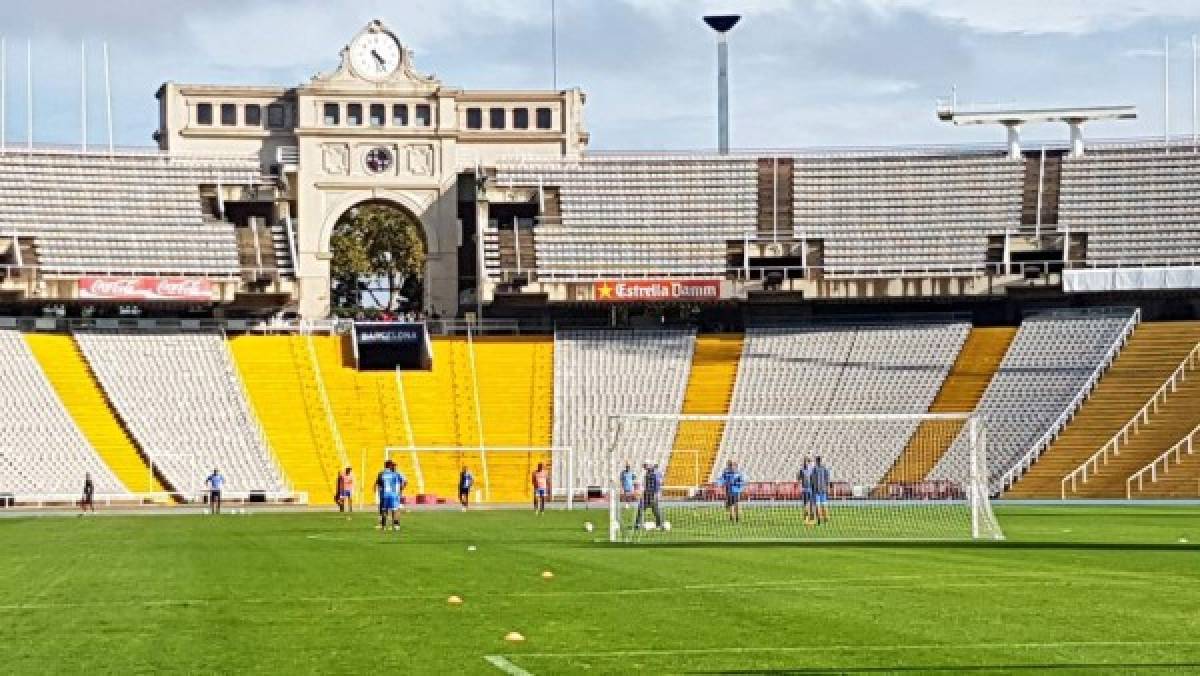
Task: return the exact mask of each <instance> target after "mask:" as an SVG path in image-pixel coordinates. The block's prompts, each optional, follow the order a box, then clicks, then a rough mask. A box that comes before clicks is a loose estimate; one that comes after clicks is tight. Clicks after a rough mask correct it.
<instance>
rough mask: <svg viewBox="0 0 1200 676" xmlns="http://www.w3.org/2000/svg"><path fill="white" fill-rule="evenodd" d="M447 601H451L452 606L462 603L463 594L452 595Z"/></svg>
mask: <svg viewBox="0 0 1200 676" xmlns="http://www.w3.org/2000/svg"><path fill="white" fill-rule="evenodd" d="M446 603H449V604H450V605H452V606H458V605H462V597H461V596H451V597H450V598H448V599H446Z"/></svg>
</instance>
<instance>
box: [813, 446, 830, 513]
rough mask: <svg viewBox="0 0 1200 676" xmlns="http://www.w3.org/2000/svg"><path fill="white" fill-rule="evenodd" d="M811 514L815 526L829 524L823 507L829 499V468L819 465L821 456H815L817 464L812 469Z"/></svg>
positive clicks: (826, 511)
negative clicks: (812, 514)
mask: <svg viewBox="0 0 1200 676" xmlns="http://www.w3.org/2000/svg"><path fill="white" fill-rule="evenodd" d="M812 492H813V512H814V515H815V516H816V518H817V525H818V526H819V525H821V524H823V523H829V512H828V510H827V509H826V507H825V502H826V500H828V499H829V468H828V467H826V466H825V465H823V464H821V456H819V455H818V456H817V464H816V465H815V466H814V467H813V469H812Z"/></svg>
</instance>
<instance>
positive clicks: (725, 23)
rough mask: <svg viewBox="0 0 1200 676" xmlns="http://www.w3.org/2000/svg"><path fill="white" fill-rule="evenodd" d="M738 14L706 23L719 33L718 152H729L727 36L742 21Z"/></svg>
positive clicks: (708, 18) (712, 18)
mask: <svg viewBox="0 0 1200 676" xmlns="http://www.w3.org/2000/svg"><path fill="white" fill-rule="evenodd" d="M741 18H742V17H741V16H739V15H737V14H713V15H709V16H706V17H704V23H706V24H708V27H709V28H711V29H713V30H714V31H716V32H717V152H719V153H721V154H722V155H725V154H727V153H728V152H729V41H728V39H727V38H726V37H725V36H726V34H727V33H728V32H729V31H730V30H731V29H732V28H733V27H734V26H736V25H737V22H738V21H739V20H741Z"/></svg>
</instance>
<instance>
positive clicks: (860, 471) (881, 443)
mask: <svg viewBox="0 0 1200 676" xmlns="http://www.w3.org/2000/svg"><path fill="white" fill-rule="evenodd" d="M985 432H986V431H985V428H984V421H983V419H981V418H980V417H978V416H977V415H975V414H968V413H964V414H957V413H948V414H911V415H910V414H877V415H876V414H845V415H669V414H633V415H617V416H612V417H611V418H610V420H609V430H608V461H609V465H610V467H611V470H610V471H611V477H612V482H611V484H610V491H609V495H610V499H609V539H610V540H611V541H613V542H633V543H650V542H682V541H698V542H715V541H753V540H759V541H788V540H797V541H803V540H957V539H971V538H974V539H986V540H1000V539H1003V537H1004V535H1003V533H1002V531H1001V529H1000V525H999V523H998V522H997V521H996V518H995V515H994V514H993V513H992V507H991V502H990V500H989V489H988V469H987V457H986V443H985V437H986V433H985ZM818 458H820V464H819V465H818V464H817V459H818ZM646 467H650V469H649V470H647V469H645V468H646ZM818 467H819V468H820V469H817V468H818ZM655 468H657V469H655ZM631 479H632V482H631ZM631 483H632V484H633V486H632V489H633V490H628V489H629V488H630V484H631ZM654 484H658V485H659V486H660V490H659V491H648V490H647V485H650V486H653V485H654Z"/></svg>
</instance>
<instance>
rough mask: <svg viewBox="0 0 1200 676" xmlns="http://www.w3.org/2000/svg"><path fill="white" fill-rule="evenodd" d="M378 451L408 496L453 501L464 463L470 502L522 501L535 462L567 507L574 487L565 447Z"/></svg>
mask: <svg viewBox="0 0 1200 676" xmlns="http://www.w3.org/2000/svg"><path fill="white" fill-rule="evenodd" d="M383 455H384V458H385V459H387V460H392V461H394V462H395V463H396V467H397V469H399V470H400V471H401V472H403V473H404V474H405V475H406V476H407V478H408V482H409V488H408V491H407V492H408V493H409V494H411V495H431V496H436V497H438V498H447V499H449V500H456V499H457V496H458V478H459V472H461V471H462V469H463V468H464V467H466V468H467V469H469V470H470V471H471V474H472V475H474V477H475V486H474V488H473V490H472V495H471V499H472V501H474V502H490V503H501V504H502V503H509V504H518V503H528V502H530V501H531V500H532V499H533V482H532V477H533V472H534V470H535V469H537V466H538V465H539V464H541V465H544V466H545V468H546V470H547V471H548V474H549V478H550V491H551V495H552V496H553V497H556V498H561V499H564V500H566V502H567V505H568V507H569V506H571V505H572V504H573V502H574V499H575V497H576V496H577V494H578V492H579V487H578V486H576V485H575V484H576V481H575V479H574V477H575V462H574V460H575V454H574V453H572V452H571V449H570V448H568V447H565V446H488V447H484V448H480V447H478V446H473V447H472V446H411V447H410V446H388V447H386V448H385V449H384V452H383Z"/></svg>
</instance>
